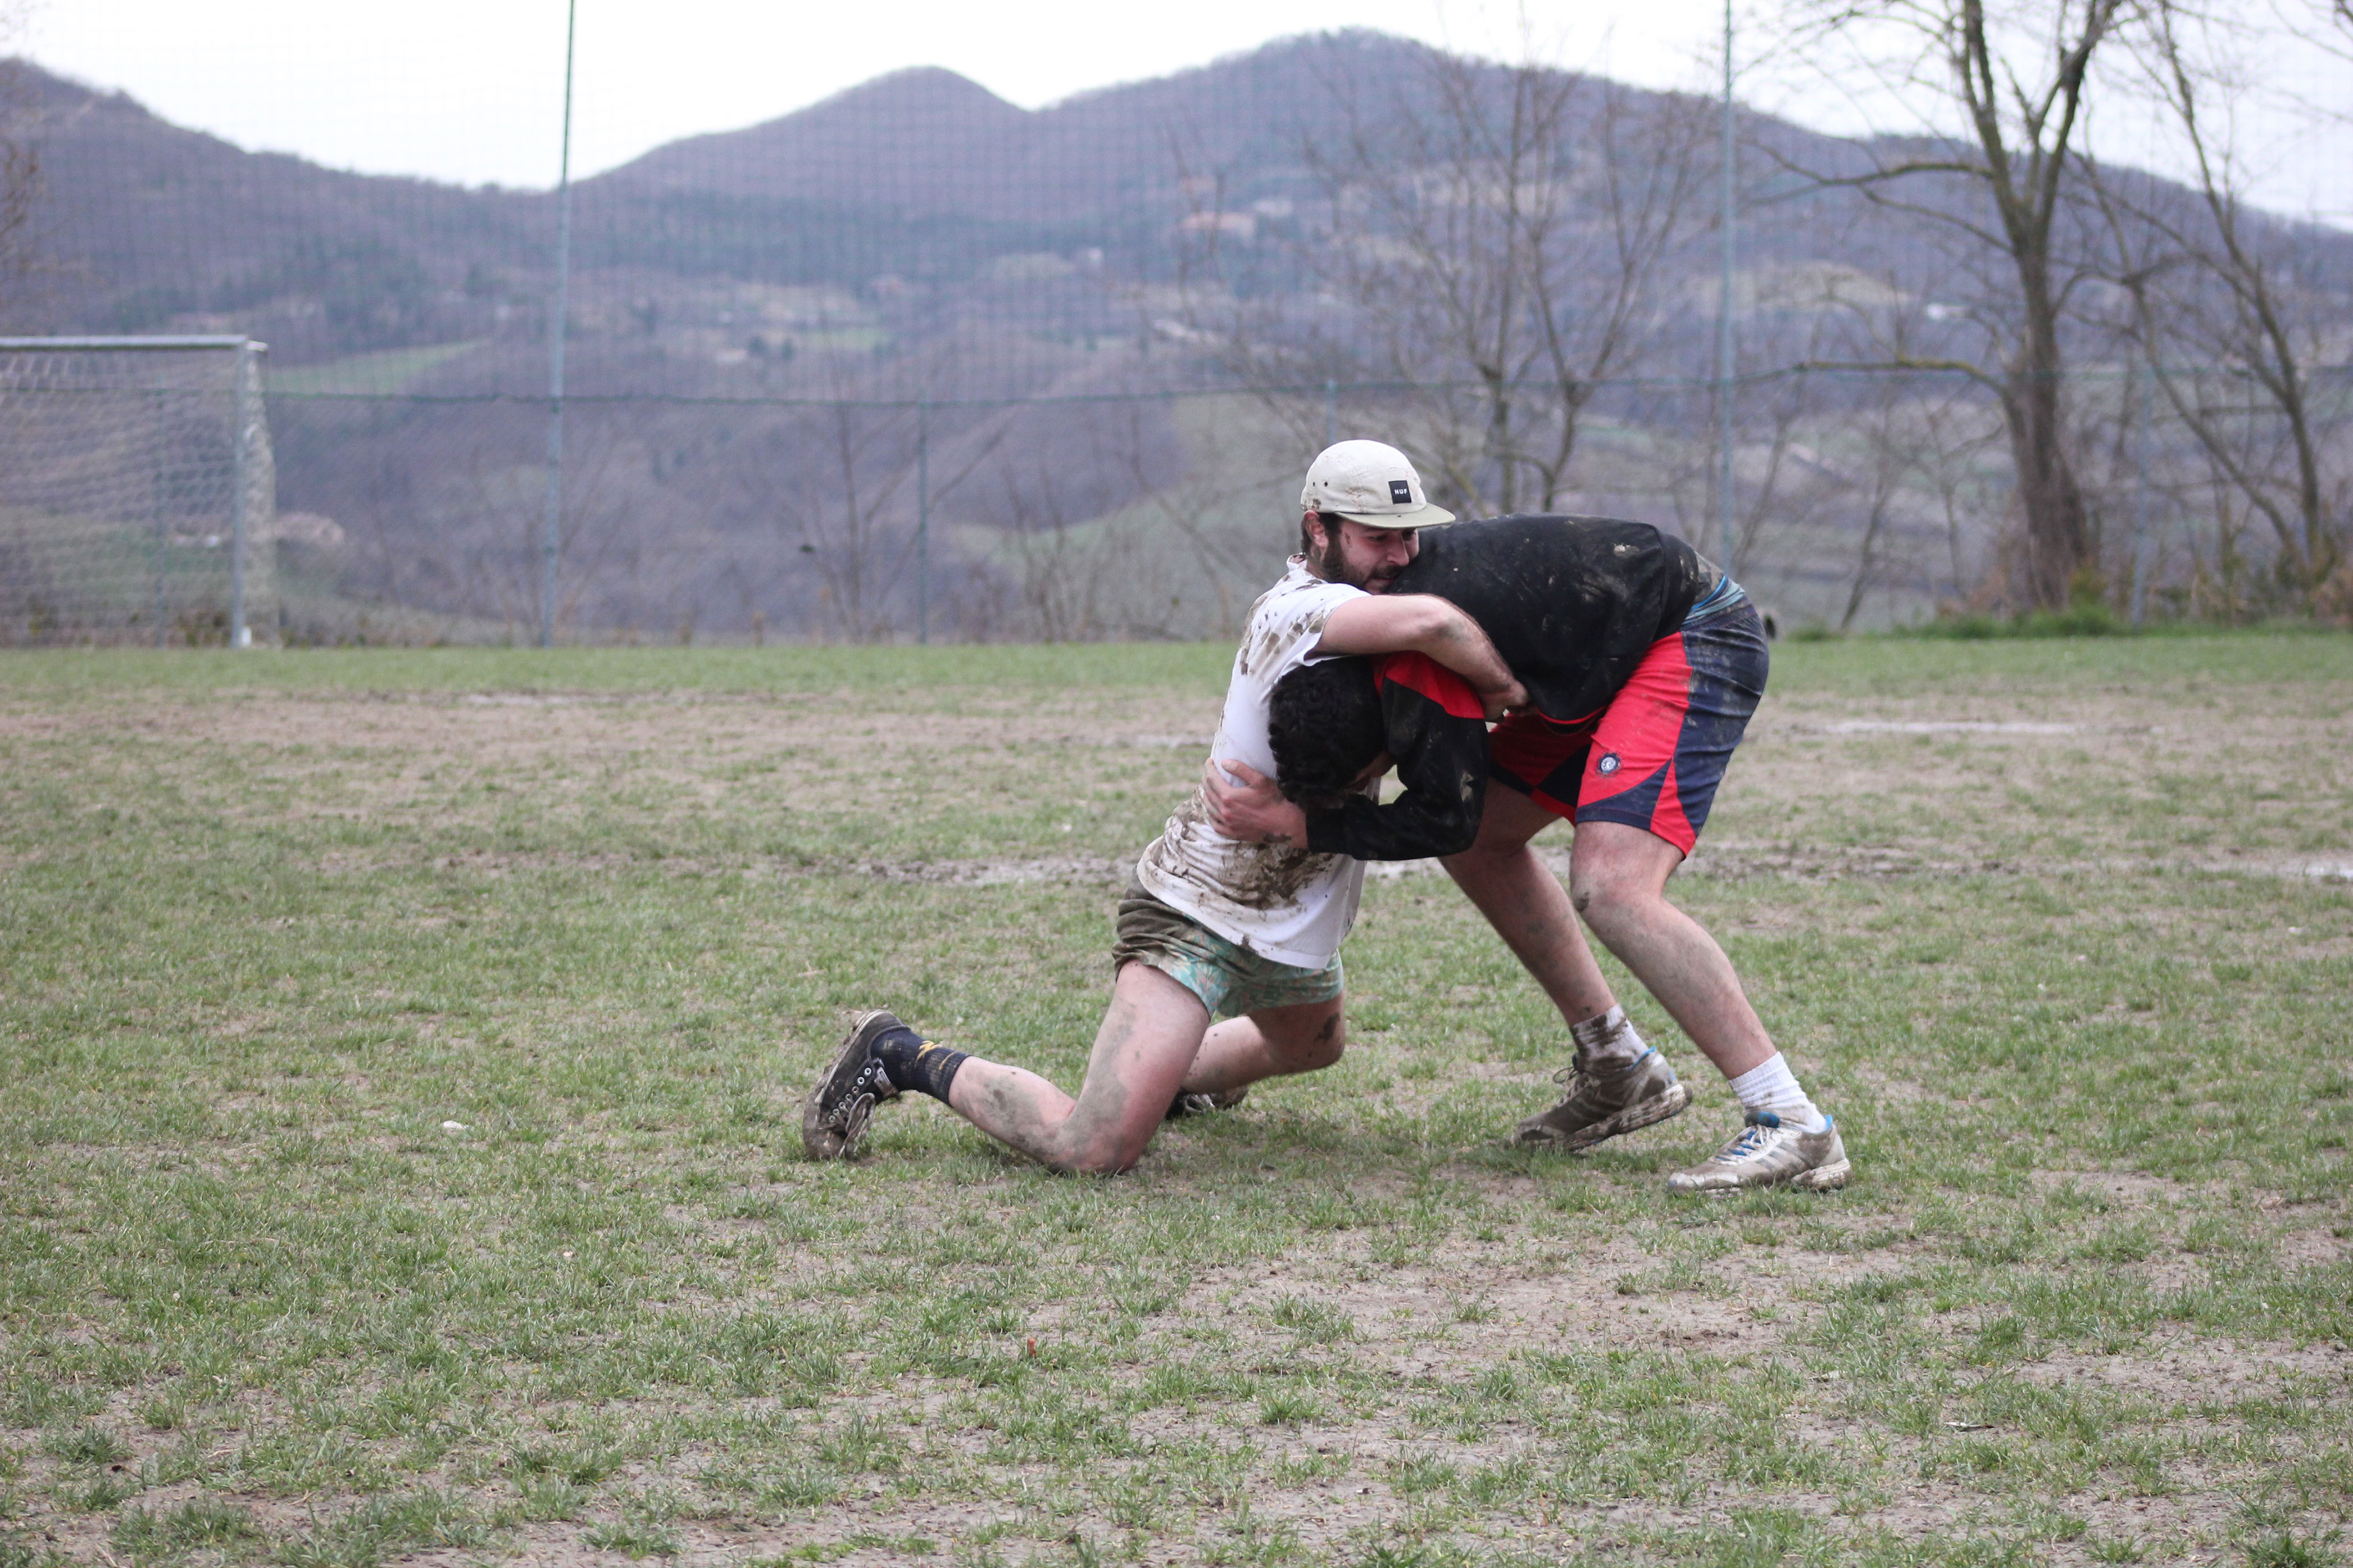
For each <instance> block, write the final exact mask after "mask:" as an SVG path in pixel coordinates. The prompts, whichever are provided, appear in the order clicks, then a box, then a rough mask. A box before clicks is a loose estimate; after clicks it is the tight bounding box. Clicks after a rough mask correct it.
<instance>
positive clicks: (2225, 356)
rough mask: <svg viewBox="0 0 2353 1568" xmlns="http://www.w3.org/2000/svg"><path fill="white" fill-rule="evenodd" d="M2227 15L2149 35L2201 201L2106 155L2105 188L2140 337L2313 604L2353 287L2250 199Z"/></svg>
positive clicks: (2338, 546)
mask: <svg viewBox="0 0 2353 1568" xmlns="http://www.w3.org/2000/svg"><path fill="white" fill-rule="evenodd" d="M2213 26H2214V24H2213V23H2211V21H2209V20H2208V19H2206V18H2203V17H2201V16H2198V15H2196V14H2194V13H2192V12H2189V11H2186V10H2183V9H2180V8H2177V7H2173V6H2169V5H2168V6H2158V7H2156V8H2154V9H2152V11H2151V12H2150V13H2149V16H2148V23H2147V27H2146V29H2145V31H2144V33H2143V34H2142V37H2141V38H2140V39H2139V40H2138V42H2139V51H2138V52H2139V55H2140V58H2141V60H2142V63H2143V64H2144V66H2145V67H2146V68H2147V73H2148V77H2149V80H2150V83H2151V85H2152V86H2153V88H2154V89H2155V90H2156V94H2157V96H2158V100H2159V102H2161V103H2162V104H2163V106H2164V108H2165V110H2166V111H2167V113H2168V118H2169V119H2170V121H2171V122H2172V126H2173V129H2174V131H2175V132H2176V133H2177V134H2178V135H2179V137H2180V139H2181V142H2182V145H2183V147H2184V149H2185V150H2186V151H2187V152H2188V153H2189V157H2190V163H2191V164H2192V167H2193V168H2194V170H2195V172H2196V199H2195V200H2194V201H2188V202H2185V201H2183V200H2181V199H2180V198H2179V196H2178V195H2176V193H2175V192H2174V191H2173V190H2172V189H2171V188H2169V187H2168V186H2166V185H2163V184H2157V183H2155V182H2152V181H2150V180H2148V179H2147V178H2146V177H2143V176H2139V175H2137V174H2134V173H2132V172H2131V171H2124V170H2112V169H2106V168H2101V167H2098V166H2097V165H2094V166H2093V183H2094V189H2095V192H2096V195H2097V198H2098V201H2099V205H2100V210H2101V212H2102V214H2103V216H2105V219H2106V221H2107V229H2108V233H2109V236H2110V238H2111V241H2112V243H2113V245H2114V247H2115V269H2116V282H2118V283H2119V284H2120V285H2122V287H2123V289H2124V291H2125V293H2126V297H2127V298H2128V299H2129V300H2130V309H2129V314H2128V316H2127V318H2126V321H2124V322H2123V323H2122V324H2123V326H2124V329H2125V331H2126V333H2127V334H2128V336H2129V337H2130V339H2131V340H2132V341H2133V342H2134V343H2135V344H2136V346H2137V349H2138V350H2139V353H2140V355H2141V357H2142V358H2143V360H2144V362H2145V363H2146V364H2147V367H2148V370H2149V373H2150V374H2151V375H2152V376H2153V377H2154V379H2155V381H2156V384H2157V385H2158V388H2159V389H2160V390H2161V391H2162V393H2163V394H2164V397H2165V402H2166V405H2167V406H2168V408H2169V409H2170V411H2171V412H2172V415H2173V416H2174V418H2175V419H2176V420H2177V421H2179V425H2180V426H2181V427H2182V428H2183V429H2184V430H2186V431H2187V432H2188V433H2189V436H2190V437H2191V438H2192V439H2193V440H2194V441H2195V442H2196V443H2197V445H2198V447H2199V449H2200V452H2201V453H2202V454H2203V455H2204V457H2205V458H2206V460H2207V462H2208V463H2209V464H2210V465H2211V467H2212V468H2213V470H2214V472H2215V473H2216V474H2217V475H2218V476H2219V477H2220V478H2221V479H2222V480H2223V481H2225V482H2226V483H2228V484H2229V485H2230V486H2231V487H2232V489H2235V490H2236V491H2237V492H2238V494H2239V495H2240V496H2241V497H2242V500H2243V503H2244V505H2245V506H2246V507H2248V508H2250V509H2252V510H2253V512H2254V513H2255V514H2257V515H2259V516H2260V517H2261V518H2262V519H2263V522H2264V523H2265V524H2267V525H2268V527H2269V531H2270V533H2271V536H2272V542H2273V546H2274V551H2275V552H2276V553H2275V556H2274V561H2275V577H2276V579H2277V581H2278V584H2279V585H2280V587H2281V589H2282V590H2283V591H2284V592H2285V593H2287V594H2288V595H2291V596H2292V597H2293V598H2295V599H2296V600H2298V601H2300V602H2306V603H2308V602H2309V600H2310V598H2311V595H2313V594H2314V592H2315V591H2316V590H2317V589H2318V587H2319V586H2320V584H2323V583H2325V582H2327V580H2328V578H2329V577H2330V575H2331V574H2333V573H2335V572H2336V570H2337V567H2338V565H2339V564H2340V563H2342V562H2343V561H2344V558H2345V552H2346V524H2345V519H2344V515H2343V514H2344V510H2345V503H2346V489H2347V477H2346V476H2345V475H2344V474H2342V473H2332V472H2331V471H2330V461H2329V459H2330V456H2331V447H2332V446H2333V445H2334V443H2333V441H2332V439H2331V437H2332V436H2333V434H2334V432H2333V431H2332V430H2331V429H2330V428H2328V426H2329V425H2330V424H2331V423H2332V421H2331V420H2330V419H2329V417H2328V411H2327V409H2325V408H2324V406H2323V405H2322V404H2321V403H2320V402H2319V401H2316V398H2315V395H2314V386H2313V366H2314V365H2315V364H2316V363H2320V362H2321V361H2323V360H2324V359H2325V358H2326V355H2327V343H2326V334H2327V331H2329V330H2330V329H2331V328H2333V327H2335V326H2337V324H2338V323H2341V321H2343V319H2344V312H2345V305H2346V303H2347V300H2346V291H2345V289H2344V288H2343V286H2342V284H2341V283H2339V284H2338V285H2337V286H2335V287H2334V288H2324V287H2323V286H2322V285H2321V283H2320V280H2319V279H2316V278H2314V277H2312V276H2311V275H2310V274H2311V272H2312V269H2313V268H2314V266H2315V258H2313V257H2312V256H2311V254H2310V253H2309V251H2310V247H2306V246H2302V245H2300V244H2299V243H2298V237H2297V236H2296V235H2295V233H2294V232H2293V231H2292V229H2290V227H2289V226H2287V225H2285V224H2283V223H2281V222H2280V221H2278V220H2276V219H2273V218H2270V217H2268V216H2264V215H2263V214H2260V213H2255V212H2252V211H2250V210H2249V208H2248V205H2247V203H2246V201H2245V197H2244V193H2243V186H2242V179H2241V175H2240V164H2239V162H2238V159H2237V158H2236V156H2235V155H2234V149H2233V147H2232V144H2231V133H2230V121H2229V118H2228V113H2227V110H2223V111H2221V112H2219V113H2218V112H2214V106H2215V104H2216V102H2217V100H2227V97H2228V94H2229V92H2230V89H2232V86H2233V82H2232V73H2231V71H2230V69H2229V67H2228V63H2227V61H2226V60H2225V59H2224V58H2222V55H2221V52H2219V51H2218V48H2217V40H2215V39H2214V38H2213V37H2211V29H2212V28H2213ZM2185 361H2186V362H2187V365H2188V366H2189V367H2195V368H2185V367H2184V362H2185ZM2216 372H2219V373H2220V374H2215V373H2216Z"/></svg>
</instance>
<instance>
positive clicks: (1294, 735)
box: [1267, 658, 1388, 801]
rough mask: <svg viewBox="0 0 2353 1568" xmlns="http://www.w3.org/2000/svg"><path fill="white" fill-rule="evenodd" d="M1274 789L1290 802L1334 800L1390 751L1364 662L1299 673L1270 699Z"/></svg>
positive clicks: (1278, 685) (1336, 662) (1279, 684)
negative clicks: (1382, 755)
mask: <svg viewBox="0 0 2353 1568" xmlns="http://www.w3.org/2000/svg"><path fill="white" fill-rule="evenodd" d="M1267 740H1268V742H1270V743H1271V745H1272V747H1273V749H1274V782H1275V784H1276V786H1277V787H1278V788H1280V789H1281V790H1282V793H1283V795H1284V796H1285V797H1286V798H1287V799H1290V800H1294V801H1305V800H1308V799H1310V798H1313V797H1318V796H1328V795H1339V794H1341V793H1343V792H1345V790H1346V789H1347V787H1348V786H1349V785H1350V784H1354V783H1356V775H1357V774H1358V773H1363V772H1364V771H1365V769H1366V765H1367V764H1369V763H1371V762H1372V760H1373V759H1374V758H1375V757H1377V756H1379V755H1380V754H1381V753H1382V752H1385V751H1387V750H1388V721H1387V720H1386V719H1385V718H1383V716H1382V714H1381V695H1380V692H1379V690H1378V689H1377V687H1376V686H1375V685H1374V682H1373V661H1372V660H1371V659H1368V658H1327V659H1324V660H1322V661H1321V662H1319V663H1315V664H1309V665H1302V666H1301V667H1300V668H1297V669H1294V670H1293V671H1292V672H1291V673H1290V674H1289V675H1286V676H1284V677H1283V678H1282V679H1281V680H1278V681H1276V682H1275V683H1274V690H1273V692H1272V694H1271V696H1270V697H1269V698H1268V699H1267Z"/></svg>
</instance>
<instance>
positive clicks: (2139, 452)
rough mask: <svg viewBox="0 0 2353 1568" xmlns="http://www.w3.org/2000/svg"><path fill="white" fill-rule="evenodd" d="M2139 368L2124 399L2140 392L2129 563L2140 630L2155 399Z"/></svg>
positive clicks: (2145, 593) (2144, 594) (2144, 612)
mask: <svg viewBox="0 0 2353 1568" xmlns="http://www.w3.org/2000/svg"><path fill="white" fill-rule="evenodd" d="M2142 374H2143V373H2142V370H2141V367H2140V366H2139V365H2137V364H2136V365H2134V366H2133V370H2132V378H2131V380H2130V381H2128V382H2127V383H2126V393H2125V395H2126V400H2127V402H2129V401H2131V400H2132V398H2133V395H2134V394H2135V393H2136V392H2140V393H2141V394H2142V395H2141V396H2140V398H2139V402H2140V405H2141V409H2140V423H2139V424H2138V425H2137V426H2136V427H2135V428H2134V430H2133V467H2134V468H2135V469H2136V470H2137V483H2136V484H2135V485H2134V487H2133V564H2132V612H2131V613H2132V628H2133V630H2135V631H2138V630H2140V626H2141V621H2142V619H2143V617H2144V616H2146V615H2147V610H2148V436H2149V426H2152V425H2154V424H2155V423H2156V422H2157V399H2156V398H2155V396H2153V395H2149V394H2148V393H2147V392H2145V391H2143V390H2142V383H2141V376H2142Z"/></svg>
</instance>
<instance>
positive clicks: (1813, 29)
mask: <svg viewBox="0 0 2353 1568" xmlns="http://www.w3.org/2000/svg"><path fill="white" fill-rule="evenodd" d="M2129 4H2130V0H2058V3H2057V4H2055V5H2031V4H2026V3H2021V4H2019V5H2016V7H2015V8H2014V9H2011V10H2001V9H1998V8H1996V7H1995V6H1989V5H1988V4H1987V0H1893V3H1891V4H1878V5H1862V4H1857V3H1855V0H1812V3H1811V4H1810V5H1808V6H1807V7H1806V8H1805V9H1804V10H1802V11H1801V13H1800V22H1799V27H1798V35H1799V36H1798V39H1797V42H1798V43H1799V46H1800V47H1805V46H1827V45H1830V44H1833V43H1836V44H1846V45H1852V46H1853V47H1855V48H1856V51H1857V54H1856V57H1855V58H1858V59H1859V60H1860V61H1862V68H1864V69H1865V70H1866V71H1868V72H1870V73H1871V74H1873V75H1875V76H1876V77H1878V78H1879V80H1880V85H1882V86H1883V87H1885V88H1888V89H1893V90H1894V91H1895V92H1898V93H1904V94H1909V95H1914V97H1915V100H1916V99H1917V95H1923V94H1926V95H1932V96H1930V97H1929V99H1928V100H1927V101H1929V102H1932V103H1934V104H1936V105H1937V106H1939V107H1940V108H1942V109H1947V110H1952V111H1955V112H1956V113H1957V116H1958V118H1959V119H1960V120H1961V121H1963V122H1964V123H1965V125H1966V128H1967V129H1966V132H1965V133H1964V135H1963V136H1962V137H1952V136H1945V135H1936V136H1935V137H1933V138H1932V139H1930V140H1929V141H1928V142H1927V143H1926V145H1925V146H1923V144H1922V143H1921V142H1917V141H1915V142H1909V143H1905V145H1906V146H1908V147H1909V148H1911V149H1912V151H1909V152H1895V153H1886V154H1883V152H1882V149H1883V148H1885V147H1886V146H1887V143H1885V142H1869V143H1865V144H1864V147H1865V150H1866V153H1867V155H1868V156H1870V158H1871V160H1872V162H1871V164H1870V166H1868V167H1867V168H1864V169H1863V170H1862V171H1861V172H1859V173H1850V174H1831V173H1827V172H1821V171H1810V173H1811V174H1813V177H1814V178H1815V179H1817V180H1818V181H1819V182H1820V183H1821V184H1826V185H1836V186H1846V187H1851V188H1853V189H1856V190H1859V191H1861V192H1862V193H1863V194H1864V195H1868V196H1869V197H1871V198H1872V199H1873V200H1874V201H1876V202H1879V203H1882V204H1883V205H1887V206H1890V207H1893V208H1895V209H1898V210H1900V211H1903V212H1906V213H1910V214H1912V215H1914V216H1920V217H1925V218H1928V219H1931V220H1933V221H1935V222H1936V223H1939V224H1942V225H1946V226H1949V227H1951V228H1953V229H1955V230H1957V231H1958V232H1959V233H1960V234H1962V235H1963V236H1965V237H1967V239H1968V240H1969V241H1970V242H1972V243H1973V244H1975V245H1978V246H1980V247H1984V248H1985V250H1986V251H1987V252H1988V253H1989V254H1991V255H1993V256H1998V257H2000V258H2001V259H2002V263H2003V266H2004V268H2005V270H2006V272H2007V274H2008V280H2009V283H2010V289H2008V290H2007V291H2006V292H2007V294H2008V297H2007V298H2006V299H2005V300H2003V301H2002V305H2003V307H2004V308H2003V309H2002V310H2000V311H1998V312H1995V313H1991V314H1989V315H1988V316H1987V317H1986V318H1985V319H1984V325H1985V326H1986V328H1987V330H1988V331H1989V334H1990V336H1991V338H1992V340H1993V341H1992V344H1991V346H1992V348H1993V349H1994V351H1995V353H1996V355H1997V356H1998V359H1999V363H1998V365H1993V366H1988V365H1984V364H1980V363H1978V362H1977V361H1976V360H1973V359H1967V358H1936V359H1928V358H1922V359H1916V360H1901V361H1895V362H1893V363H1903V364H1906V365H1909V366H1914V367H1917V368H1946V369H1952V370H1957V371H1960V372H1962V373H1964V374H1968V375H1970V376H1972V377H1974V378H1976V379H1977V380H1978V381H1980V382H1981V383H1983V384H1985V385H1986V386H1987V387H1988V388H1989V390H1991V391H1992V392H1993V393H1994V394H1995V395H1997V396H1998V397H1999V398H2000V405H2001V410H2002V417H2003V422H2004V424H2005V426H2007V429H2008V433H2009V438H2010V456H2011V459H2012V461H2013V463H2014V464H2015V466H2016V469H2017V478H2018V499H2019V504H2020V507H2021V510H2022V511H2023V513H2024V521H2025V526H2026V537H2025V546H2026V550H2025V557H2026V559H2025V576H2026V579H2027V581H2026V584H2025V586H2026V588H2027V589H2028V592H2029V593H2030V595H2031V597H2032V599H2033V600H2034V602H2035V603H2037V604H2039V605H2043V606H2045V607H2048V608H2057V607H2060V606H2063V605H2065V604H2066V603H2067V601H2068V599H2069V597H2070V596H2071V595H2072V594H2073V591H2074V589H2075V586H2076V584H2077V579H2078V575H2079V574H2082V573H2083V572H2084V571H2085V570H2087V569H2089V568H2091V567H2093V566H2094V564H2095V563H2096V560H2097V552H2098V541H2097V539H2096V537H2095V536H2094V527H2093V521H2092V518H2091V515H2090V512H2089V510H2088V509H2087V508H2086V506H2085V504H2084V492H2083V488H2082V486H2081V484H2080V483H2079V482H2078V479H2077V477H2076V472H2075V466H2074V462H2073V456H2072V452H2071V448H2070V444H2069V431H2068V427H2067V412H2068V411H2067V399H2066V390H2067V389H2066V363H2065V358H2064V354H2063V346H2062V341H2061V319H2062V315H2063V310H2064V309H2065V307H2066V304H2067V293H2068V289H2069V288H2070V286H2071V284H2072V283H2073V282H2074V281H2075V280H2076V279H2078V278H2079V277H2080V274H2079V273H2077V272H2075V271H2074V270H2073V268H2071V267H2070V265H2069V264H2068V259H2067V258H2063V257H2062V256H2060V255H2059V254H2058V253H2057V248H2056V247H2057V240H2058V236H2059V229H2060V223H2061V219H2062V218H2063V216H2064V215H2065V212H2066V209H2067V205H2068V203H2069V201H2070V199H2071V197H2072V195H2073V188H2072V187H2073V184H2074V180H2073V176H2074V174H2075V172H2076V170H2077V169H2078V167H2079V166H2080V163H2079V157H2078V146H2077V143H2078V142H2079V139H2080V138H2081V135H2082V133H2083V131H2084V118H2085V114H2086V111H2087V110H2088V108H2089V99H2090V94H2091V91H2092V88H2093V80H2094V79H2093V73H2092V67H2093V62H2094V58H2095V57H2096V56H2097V55H2098V54H2099V52H2100V50H2101V48H2102V47H2103V46H2104V45H2106V44H2107V43H2108V42H2109V41H2110V39H2111V38H2112V37H2114V36H2115V35H2116V31H2117V29H2118V27H2119V26H2120V25H2121V24H2122V23H2123V22H2124V21H2125V20H2126V19H2127V16H2128V15H2129V13H2128V9H2127V7H2128V5H2129ZM1927 118H1928V119H1929V121H1930V122H1931V124H1932V126H1933V125H1934V124H1935V123H1936V120H1937V118H1938V116H1937V114H1936V112H1935V111H1933V110H1932V111H1930V112H1929V114H1928V115H1927ZM1956 185H1958V186H1959V187H1961V189H1960V190H1959V191H1956V190H1955V189H1954V187H1955V186H1956ZM1970 192H1973V193H1974V194H1975V195H1976V197H1977V199H1976V200H1966V199H1964V200H1958V201H1957V200H1954V199H1952V198H1953V197H1954V196H1955V195H1966V194H1967V193H1970ZM1940 198H1941V199H1940Z"/></svg>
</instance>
